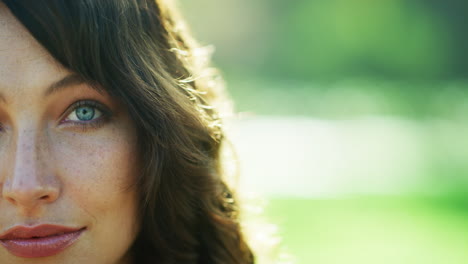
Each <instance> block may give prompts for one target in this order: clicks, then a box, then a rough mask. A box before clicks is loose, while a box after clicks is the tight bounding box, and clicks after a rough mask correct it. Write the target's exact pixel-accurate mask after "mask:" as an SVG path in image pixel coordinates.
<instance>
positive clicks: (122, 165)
mask: <svg viewBox="0 0 468 264" xmlns="http://www.w3.org/2000/svg"><path fill="white" fill-rule="evenodd" d="M136 146H137V144H136V131H135V125H134V124H133V123H132V121H131V119H130V117H129V116H128V113H127V112H126V110H125V108H124V107H123V106H122V105H120V104H119V103H118V101H117V100H115V99H113V98H111V97H109V96H108V95H107V94H105V93H103V92H98V91H96V90H95V89H93V88H92V87H91V86H90V85H88V84H86V83H84V82H82V81H81V80H80V79H79V78H77V76H75V75H73V74H72V73H71V72H69V71H67V70H66V69H64V68H63V67H62V66H60V65H59V64H58V63H57V62H56V61H55V60H54V59H53V58H52V57H51V56H50V54H48V53H47V52H46V51H45V50H44V49H43V48H42V47H41V46H40V45H39V44H38V43H37V42H36V41H35V40H34V39H33V37H32V36H31V35H30V34H29V33H28V32H27V31H26V29H24V28H23V27H22V26H21V25H20V24H19V22H18V21H17V20H16V19H15V18H14V17H13V16H12V15H11V13H10V12H9V11H8V9H7V8H6V7H5V6H4V5H3V4H1V3H0V194H1V196H0V245H1V246H0V263H12V264H13V263H93V264H94V263H96V264H99V263H109V264H111V263H126V262H128V258H127V257H128V249H129V247H130V246H131V244H132V242H133V241H134V239H135V236H136V233H137V230H138V225H137V219H136V210H137V195H136V191H135V190H134V189H132V188H129V187H130V186H131V184H132V182H133V180H134V178H135V176H136V175H135V174H136V171H137V166H136V164H135V163H136V157H137V155H136V154H137V149H136Z"/></svg>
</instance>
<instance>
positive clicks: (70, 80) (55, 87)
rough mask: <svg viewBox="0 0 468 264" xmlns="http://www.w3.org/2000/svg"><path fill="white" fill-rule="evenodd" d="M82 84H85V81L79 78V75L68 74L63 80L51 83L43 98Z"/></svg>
mask: <svg viewBox="0 0 468 264" xmlns="http://www.w3.org/2000/svg"><path fill="white" fill-rule="evenodd" d="M84 82H86V81H85V79H84V78H83V77H81V76H80V75H78V74H74V73H72V74H69V75H67V76H65V77H64V78H62V79H61V80H58V81H56V82H54V83H52V84H51V85H50V86H49V87H48V88H47V90H46V91H45V92H44V97H46V96H49V95H51V94H54V93H57V92H59V91H61V90H63V89H65V88H68V87H70V86H73V85H78V84H82V83H84Z"/></svg>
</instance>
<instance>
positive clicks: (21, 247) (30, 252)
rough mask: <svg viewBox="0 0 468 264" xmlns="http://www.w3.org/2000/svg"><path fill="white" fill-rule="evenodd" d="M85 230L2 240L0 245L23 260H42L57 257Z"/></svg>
mask: <svg viewBox="0 0 468 264" xmlns="http://www.w3.org/2000/svg"><path fill="white" fill-rule="evenodd" d="M83 231H84V229H81V230H78V231H75V232H71V233H65V234H62V235H56V236H49V237H41V238H28V239H8V240H0V243H1V244H2V245H3V246H4V247H5V248H6V249H7V250H8V251H9V252H10V253H11V254H13V255H15V256H17V257H23V258H40V257H49V256H53V255H56V254H58V253H60V252H62V251H63V250H65V249H66V248H67V247H69V246H71V245H72V244H73V243H74V242H75V241H76V240H77V239H78V238H79V237H80V235H81V233H83Z"/></svg>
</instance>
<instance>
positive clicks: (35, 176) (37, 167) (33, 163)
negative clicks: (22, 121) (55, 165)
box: [3, 127, 58, 207]
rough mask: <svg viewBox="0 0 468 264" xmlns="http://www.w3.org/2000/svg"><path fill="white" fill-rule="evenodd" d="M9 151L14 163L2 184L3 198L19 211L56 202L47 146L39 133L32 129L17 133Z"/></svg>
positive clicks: (55, 188) (42, 135) (37, 130)
mask: <svg viewBox="0 0 468 264" xmlns="http://www.w3.org/2000/svg"><path fill="white" fill-rule="evenodd" d="M12 147H13V148H14V150H12V151H11V152H10V153H11V155H13V157H14V160H13V161H12V168H11V169H10V170H9V171H10V173H9V175H7V179H6V181H5V183H4V187H3V196H4V198H6V199H7V200H8V201H10V202H11V203H12V204H15V205H17V206H22V207H32V206H35V205H37V204H38V203H39V202H41V201H48V202H51V201H53V200H55V199H56V198H57V196H58V190H57V187H56V186H55V185H54V184H53V182H52V181H51V179H50V176H51V175H49V174H50V173H51V171H50V170H49V167H48V162H47V155H48V153H47V149H48V142H47V139H46V137H45V135H44V134H43V133H42V132H41V130H40V129H36V128H33V127H30V128H24V129H22V130H18V132H17V133H16V135H15V140H14V144H13V146H12Z"/></svg>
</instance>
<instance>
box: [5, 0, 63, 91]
mask: <svg viewBox="0 0 468 264" xmlns="http://www.w3.org/2000/svg"><path fill="white" fill-rule="evenodd" d="M63 70H64V69H62V68H61V66H60V65H59V64H58V63H57V62H56V61H55V60H54V59H53V58H52V56H51V55H50V54H49V53H48V52H47V51H46V50H45V49H44V48H43V47H42V46H41V45H40V44H39V43H38V42H37V41H36V40H35V39H34V38H33V37H32V35H31V34H30V33H29V32H28V31H27V30H26V28H25V27H24V26H23V25H22V24H21V23H20V22H19V21H18V20H17V19H16V17H14V16H13V15H12V14H11V12H10V10H9V9H8V8H7V7H6V6H5V5H4V4H3V3H1V2H0V90H2V89H6V88H8V87H11V86H15V87H28V86H29V85H28V84H30V83H33V82H36V83H37V82H40V81H42V80H43V79H47V78H53V77H52V76H56V75H57V74H59V73H60V72H62V71H63Z"/></svg>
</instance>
